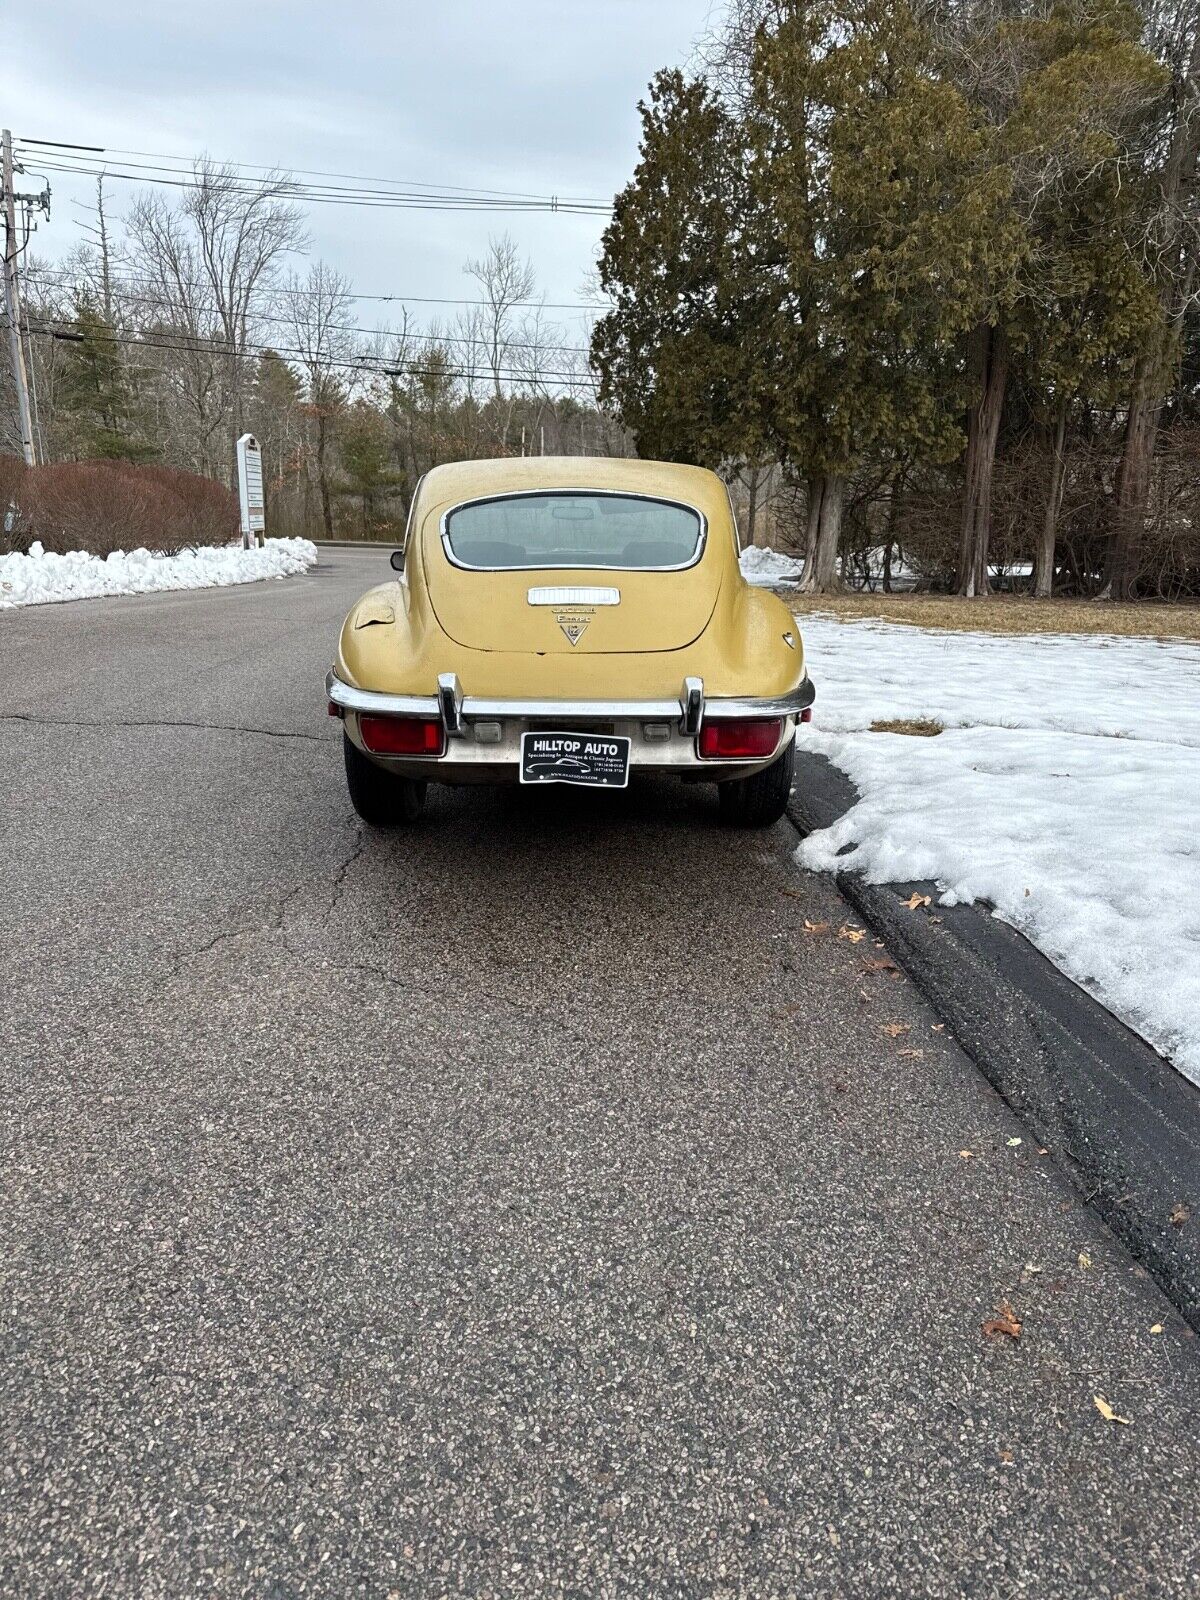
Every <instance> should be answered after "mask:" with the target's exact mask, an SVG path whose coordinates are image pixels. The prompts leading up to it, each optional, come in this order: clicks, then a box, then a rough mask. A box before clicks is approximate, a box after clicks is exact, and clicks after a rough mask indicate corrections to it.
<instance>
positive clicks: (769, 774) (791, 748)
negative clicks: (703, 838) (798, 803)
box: [717, 739, 796, 828]
mask: <svg viewBox="0 0 1200 1600" xmlns="http://www.w3.org/2000/svg"><path fill="white" fill-rule="evenodd" d="M795 766H796V741H795V739H789V740H788V747H787V749H786V750H785V751H784V752H783V753H782V755H778V756H776V757H775V759H774V761H772V763H771V765H770V766H769V767H764V768H763V770H762V771H761V772H755V773H752V774H751V776H750V777H748V778H731V779H730V780H729V781H728V782H727V783H719V784H718V785H717V793H718V795H719V796H720V801H721V821H722V822H727V823H729V824H730V825H731V826H732V827H735V828H769V827H770V826H771V824H772V823H773V822H778V821H779V819H780V817H782V816H783V814H784V812H785V811H786V810H787V803H788V796H789V795H790V794H791V792H792V774H793V772H794V770H795Z"/></svg>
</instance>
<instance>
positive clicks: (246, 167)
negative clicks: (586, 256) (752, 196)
mask: <svg viewBox="0 0 1200 1600" xmlns="http://www.w3.org/2000/svg"><path fill="white" fill-rule="evenodd" d="M17 144H18V145H19V146H25V145H37V146H39V147H40V148H43V149H52V150H78V151H82V152H84V153H86V154H89V155H116V156H131V157H132V156H140V157H145V158H147V159H148V160H151V161H165V162H170V163H173V164H174V166H175V168H176V170H179V171H194V168H195V159H196V158H195V157H193V156H180V155H171V154H169V153H167V152H165V151H162V150H122V149H118V148H116V147H114V146H109V145H88V144H67V143H64V142H63V141H62V140H59V139H31V138H28V137H25V138H21V139H18V140H17ZM126 164H127V165H130V164H132V163H126ZM214 164H215V165H217V166H221V167H236V168H238V169H240V170H243V171H247V172H264V173H279V172H281V171H283V170H286V171H287V172H288V173H289V174H290V173H297V172H298V173H300V174H301V175H302V176H304V177H308V178H349V179H350V180H352V181H353V182H355V183H361V184H368V185H372V186H379V187H384V186H386V187H392V188H400V189H434V190H437V191H438V192H439V193H447V192H449V193H458V194H478V195H494V196H498V197H502V198H505V199H516V200H542V201H551V200H554V199H558V200H559V201H560V202H561V201H572V202H574V203H576V204H580V205H597V206H605V207H607V206H608V205H609V202H608V201H606V200H604V199H603V198H602V197H601V196H599V195H558V196H553V195H547V194H537V193H531V192H530V191H528V190H523V189H488V188H485V187H483V186H481V185H477V184H475V185H466V184H459V183H429V182H427V181H425V180H423V179H419V178H380V177H375V176H364V174H362V173H361V172H331V171H329V170H328V169H327V168H322V167H287V168H286V169H284V168H281V167H279V166H277V165H272V166H267V165H264V164H263V163H262V162H256V161H224V160H222V161H216V162H215V163H214ZM163 170H170V169H163Z"/></svg>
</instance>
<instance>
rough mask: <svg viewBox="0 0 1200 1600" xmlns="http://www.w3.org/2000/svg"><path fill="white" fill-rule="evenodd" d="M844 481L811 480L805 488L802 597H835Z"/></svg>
mask: <svg viewBox="0 0 1200 1600" xmlns="http://www.w3.org/2000/svg"><path fill="white" fill-rule="evenodd" d="M845 498H846V480H845V478H844V477H841V476H835V475H831V476H827V477H822V478H810V479H809V484H808V540H807V545H808V548H807V551H806V553H805V557H804V576H803V577H802V578H801V580H800V588H801V590H802V592H804V593H805V594H834V593H835V592H836V591H837V590H838V589H840V588H841V583H840V582H839V580H838V568H837V558H838V544H839V542H840V540H841V533H842V505H843V503H844V502H845Z"/></svg>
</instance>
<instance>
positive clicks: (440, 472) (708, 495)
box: [421, 456, 728, 518]
mask: <svg viewBox="0 0 1200 1600" xmlns="http://www.w3.org/2000/svg"><path fill="white" fill-rule="evenodd" d="M539 489H604V490H608V491H609V492H610V493H612V492H614V491H615V492H621V491H624V492H626V493H629V494H645V495H656V496H659V497H661V498H662V499H665V500H681V501H683V502H684V503H685V504H686V505H694V506H698V507H699V508H700V509H701V510H704V511H705V512H707V514H708V515H709V517H710V518H711V517H712V515H713V513H714V510H715V509H716V507H717V506H726V505H727V504H728V502H727V499H726V492H725V485H724V484H723V483H722V482H721V480H720V478H718V477H717V475H716V473H715V472H710V471H709V470H708V468H707V467H685V466H680V465H679V464H678V463H677V462H673V461H636V460H628V459H625V458H621V457H613V456H505V457H501V458H499V459H497V460H491V461H450V462H447V463H446V464H445V465H444V466H440V467H434V468H433V469H432V470H431V471H430V472H428V473H427V474H426V476H425V478H424V480H423V482H422V484H421V498H422V500H425V501H426V502H427V503H428V504H430V505H455V504H457V503H458V502H460V501H463V500H478V499H483V498H486V497H487V496H488V495H497V494H519V493H521V492H522V491H529V492H536V491H537V490H539Z"/></svg>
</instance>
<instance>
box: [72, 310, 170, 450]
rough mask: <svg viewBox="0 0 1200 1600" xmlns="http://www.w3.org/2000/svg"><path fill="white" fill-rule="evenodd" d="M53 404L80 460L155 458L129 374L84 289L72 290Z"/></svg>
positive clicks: (101, 318) (110, 334)
mask: <svg viewBox="0 0 1200 1600" xmlns="http://www.w3.org/2000/svg"><path fill="white" fill-rule="evenodd" d="M63 348H64V351H65V357H64V360H63V369H62V374H61V377H60V379H59V388H58V402H59V404H60V405H61V407H62V409H63V411H64V413H65V414H66V415H67V416H68V417H69V419H70V424H71V431H72V433H73V435H74V439H75V445H76V449H77V451H78V453H79V455H80V456H82V457H84V458H85V459H87V458H96V457H98V458H101V459H104V460H109V461H146V460H149V459H151V458H152V457H153V456H155V455H157V454H158V451H157V449H156V448H155V446H154V444H153V443H152V442H151V441H150V440H149V439H147V437H146V430H145V426H144V421H143V418H142V415H141V408H140V406H139V404H138V398H137V393H136V390H135V388H134V385H133V381H132V378H131V375H130V373H129V371H128V369H127V367H126V365H125V362H124V360H123V358H122V354H121V348H120V346H119V344H118V343H117V340H116V338H115V337H114V333H113V329H112V327H111V325H110V324H109V323H108V322H107V321H106V320H105V317H104V314H103V312H102V311H101V310H100V308H99V306H98V304H97V303H96V300H95V299H94V297H93V296H92V294H91V293H90V291H88V290H86V289H80V290H77V291H76V293H75V297H74V316H73V317H72V319H71V323H70V332H69V336H68V337H67V339H65V340H64V341H63Z"/></svg>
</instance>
